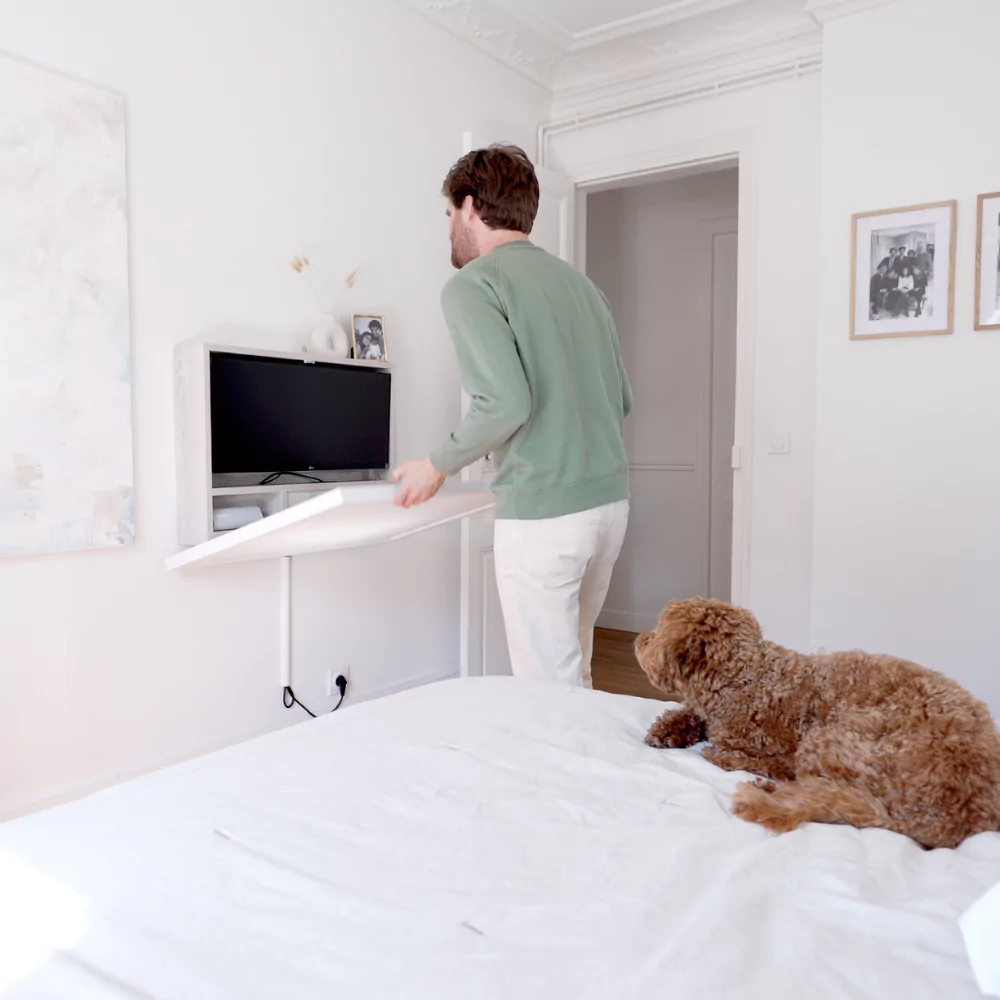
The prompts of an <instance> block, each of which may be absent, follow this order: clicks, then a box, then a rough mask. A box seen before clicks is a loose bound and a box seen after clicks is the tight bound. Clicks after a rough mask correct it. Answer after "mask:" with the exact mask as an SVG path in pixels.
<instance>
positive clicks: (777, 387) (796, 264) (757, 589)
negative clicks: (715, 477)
mask: <svg viewBox="0 0 1000 1000" xmlns="http://www.w3.org/2000/svg"><path fill="white" fill-rule="evenodd" d="M819 84H820V79H819V75H818V74H814V75H810V76H805V77H802V78H800V79H796V80H789V81H786V82H781V83H774V84H769V85H767V86H762V87H759V88H755V89H752V90H747V91H743V92H740V93H734V94H730V95H727V96H724V97H719V98H716V99H713V100H704V101H698V102H695V103H690V104H683V105H679V106H675V107H671V108H666V109H661V110H658V111H654V112H647V113H644V114H641V115H635V116H632V117H629V118H626V119H623V120H620V121H616V122H607V123H604V124H600V125H596V126H592V127H587V128H581V129H579V130H577V131H571V132H565V133H562V134H558V135H555V136H553V138H552V140H551V146H550V162H551V163H552V164H553V165H557V166H558V165H561V166H563V167H564V168H566V169H569V170H570V171H571V172H572V173H574V174H575V175H576V176H578V177H587V176H589V177H596V176H599V174H600V172H601V170H602V169H604V165H605V164H608V163H609V162H611V161H615V162H617V161H618V160H619V159H620V158H623V159H627V160H629V161H630V162H631V163H633V164H634V165H635V166H636V167H641V166H648V165H649V164H650V163H651V162H652V161H654V160H656V159H657V157H659V156H660V155H661V154H662V155H663V156H669V157H674V158H679V157H683V156H690V158H691V159H696V158H697V157H698V156H699V155H702V150H703V149H705V148H706V147H707V146H717V145H720V144H722V145H725V144H727V143H729V142H730V140H731V143H732V148H736V147H737V146H738V145H739V143H740V142H741V141H743V137H745V136H747V135H749V136H750V137H751V141H752V146H753V161H754V163H753V167H754V169H753V178H752V182H751V180H750V178H749V176H748V174H747V171H742V172H741V189H740V192H741V193H740V197H741V199H742V197H743V184H744V181H746V182H747V183H748V184H752V195H751V197H752V201H753V204H752V205H750V206H748V208H749V210H750V212H751V213H752V214H753V215H754V216H755V218H756V232H755V235H751V234H750V233H749V232H741V233H740V238H741V241H743V243H744V245H746V246H748V247H749V249H750V256H751V259H752V260H754V261H755V266H756V280H755V288H756V292H755V297H754V300H753V302H752V318H753V326H754V330H755V352H754V357H753V359H752V369H753V372H754V380H755V391H756V403H755V408H754V414H753V420H754V426H755V435H754V441H753V460H754V471H753V495H752V497H751V498H750V504H751V540H750V541H751V562H750V584H749V591H750V593H749V600H748V601H747V603H749V604H750V605H751V606H752V608H753V609H754V611H755V612H756V613H757V614H758V615H759V617H760V619H761V621H762V623H763V625H764V628H765V630H766V631H767V633H768V635H769V636H770V637H772V638H773V639H775V640H777V641H781V642H786V643H788V644H790V645H796V646H801V647H804V646H806V645H807V644H808V642H809V638H810V624H809V614H810V584H811V579H812V559H811V542H812V506H813V505H812V490H813V476H814V469H813V440H814V421H815V347H816V288H817V281H818V275H817V262H816V253H815V239H816V233H817V232H818V225H819V135H820V88H819ZM747 240H753V241H754V242H753V243H752V244H749V243H746V241H747ZM772 430H777V431H789V432H790V433H791V442H792V451H791V453H790V454H787V455H770V454H768V440H769V437H770V431H772Z"/></svg>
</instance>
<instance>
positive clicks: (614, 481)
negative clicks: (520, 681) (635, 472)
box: [393, 146, 632, 687]
mask: <svg viewBox="0 0 1000 1000" xmlns="http://www.w3.org/2000/svg"><path fill="white" fill-rule="evenodd" d="M444 194H445V195H446V196H447V198H448V217H449V230H450V231H449V236H450V239H451V246H452V263H453V264H454V266H455V267H456V268H458V274H457V275H455V277H454V278H452V279H451V281H450V282H449V283H448V284H447V285H446V286H445V289H444V292H443V293H442V298H441V303H442V308H443V310H444V316H445V320H446V322H447V324H448V327H449V329H450V331H451V335H452V340H453V341H454V344H455V351H456V353H457V355H458V362H459V369H460V371H461V377H462V384H463V385H464V387H465V389H466V392H467V393H468V394H469V396H470V397H471V405H470V407H469V410H468V413H467V414H466V416H465V418H464V420H463V421H462V423H461V426H460V427H459V428H458V430H456V431H455V433H454V434H452V435H450V436H449V438H448V439H447V440H446V441H445V442H444V443H443V444H442V445H441V446H440V447H439V448H438V449H437V450H436V451H434V452H433V453H432V454H431V455H430V457H429V458H426V459H423V460H422V461H415V462H405V463H403V464H402V465H401V466H399V468H397V469H396V470H395V472H394V473H393V478H394V479H395V480H396V482H397V483H399V491H398V494H397V498H396V502H397V503H399V504H401V505H402V506H404V507H409V506H411V505H412V504H416V503H423V502H424V501H426V500H429V499H430V498H431V497H432V496H434V494H435V493H436V492H437V491H438V490H439V489H440V487H441V485H442V484H443V483H444V481H445V478H446V477H447V476H451V475H454V474H455V473H457V472H459V471H460V470H461V469H463V468H464V467H465V466H467V465H470V464H472V463H473V462H476V461H478V460H480V459H481V458H483V457H484V456H486V455H487V454H491V453H492V455H493V462H494V465H495V466H496V469H497V473H496V476H495V478H494V480H493V483H492V488H493V491H494V492H495V494H496V501H497V502H496V518H497V520H496V526H495V535H494V561H495V563H496V573H497V588H498V591H499V594H500V603H501V606H502V608H503V614H504V623H505V626H506V630H507V642H508V646H509V648H510V659H511V666H512V669H513V672H514V675H515V676H517V677H535V678H543V679H548V680H555V681H559V682H562V683H565V684H572V685H578V686H579V685H583V686H585V687H590V686H591V675H590V661H591V655H592V653H593V636H594V626H595V624H596V622H597V616H598V615H599V614H600V611H601V608H602V607H603V605H604V599H605V597H606V596H607V592H608V586H609V584H610V582H611V571H612V569H613V567H614V564H615V560H616V559H617V558H618V555H619V553H620V551H621V547H622V541H623V539H624V537H625V528H626V525H627V522H628V502H629V485H628V461H627V459H626V456H625V445H624V441H623V439H622V423H623V420H624V418H625V416H626V415H627V414H628V413H629V411H630V410H631V408H632V395H631V391H630V389H629V383H628V378H627V376H626V374H625V370H624V368H623V367H622V362H621V356H620V353H619V348H618V337H617V334H616V333H615V328H614V323H613V322H612V319H611V311H610V309H609V307H608V303H607V300H606V299H605V298H604V296H603V295H602V294H601V292H600V291H599V290H598V289H597V287H596V286H595V285H594V284H593V282H591V281H590V280H589V279H587V278H586V277H584V276H583V275H582V274H580V273H579V272H577V271H576V270H574V269H573V268H572V267H570V266H569V265H568V264H566V263H565V262H564V261H562V260H560V259H559V258H558V257H553V256H552V255H551V254H548V253H546V252H545V251H544V250H542V249H541V248H539V247H537V246H535V245H534V244H532V243H531V242H530V241H529V239H528V236H529V234H530V233H531V229H532V226H533V225H534V221H535V216H536V214H537V212H538V196H539V188H538V179H537V177H536V176H535V171H534V168H533V167H532V165H531V162H530V161H529V160H528V158H527V156H526V155H525V154H524V152H523V151H522V150H520V149H518V148H516V147H513V146H493V147H490V148H489V149H481V150H478V151H476V152H473V153H469V154H468V155H467V156H465V157H463V158H462V159H461V160H459V162H458V163H457V164H455V166H454V167H453V168H452V170H451V172H450V173H449V174H448V177H447V179H446V180H445V183H444Z"/></svg>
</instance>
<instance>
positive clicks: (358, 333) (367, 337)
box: [351, 313, 389, 361]
mask: <svg viewBox="0 0 1000 1000" xmlns="http://www.w3.org/2000/svg"><path fill="white" fill-rule="evenodd" d="M351 338H352V344H353V348H354V357H355V358H357V359H358V360H359V361H388V360H389V349H388V347H387V345H386V340H385V318H384V317H383V316H371V315H362V314H360V313H356V314H355V315H353V316H351Z"/></svg>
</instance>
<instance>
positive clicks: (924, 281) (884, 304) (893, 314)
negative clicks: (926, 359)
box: [851, 201, 958, 340]
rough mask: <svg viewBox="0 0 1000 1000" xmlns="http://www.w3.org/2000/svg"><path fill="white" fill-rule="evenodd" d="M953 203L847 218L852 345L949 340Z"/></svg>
mask: <svg viewBox="0 0 1000 1000" xmlns="http://www.w3.org/2000/svg"><path fill="white" fill-rule="evenodd" d="M957 215H958V206H957V202H954V201H944V202H936V203H933V204H929V205H916V206H913V207H910V208H897V209H887V210H884V211H880V212H861V213H859V214H857V215H855V216H853V217H852V226H851V232H852V240H853V250H852V254H853V261H852V282H851V339H852V340H873V339H876V338H881V337H921V336H933V335H935V334H949V333H951V332H952V330H953V328H954V312H955V233H956V222H957Z"/></svg>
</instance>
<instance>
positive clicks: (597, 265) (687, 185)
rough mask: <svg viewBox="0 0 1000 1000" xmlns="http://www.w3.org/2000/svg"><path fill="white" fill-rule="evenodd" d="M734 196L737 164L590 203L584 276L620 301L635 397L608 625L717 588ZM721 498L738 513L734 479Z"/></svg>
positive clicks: (729, 408)
mask: <svg viewBox="0 0 1000 1000" xmlns="http://www.w3.org/2000/svg"><path fill="white" fill-rule="evenodd" d="M737 192H738V176H737V172H736V171H735V170H719V171H713V172H710V173H705V174H699V175H697V176H694V177H683V178H677V179H672V180H667V181H655V182H651V183H648V184H642V185H633V186H629V187H625V188H618V189H615V190H610V191H601V192H598V193H595V194H591V195H590V196H589V197H588V199H587V217H586V218H587V274H588V275H589V277H590V278H591V279H592V280H593V281H594V282H596V284H597V285H598V287H599V288H600V289H601V290H602V291H603V292H604V294H605V295H607V297H608V300H609V302H610V303H611V309H612V312H613V313H614V317H615V324H616V326H617V328H618V339H619V341H620V342H621V349H622V359H623V361H624V363H625V367H626V370H627V371H628V373H629V378H630V381H631V383H632V392H633V395H634V397H635V409H634V411H633V412H632V414H631V415H630V416H629V418H628V420H627V421H626V422H625V444H626V448H627V450H628V456H629V463H630V466H631V469H630V479H631V487H632V510H631V515H630V517H629V526H628V534H627V536H626V538H625V545H624V547H623V549H622V554H621V556H620V557H619V560H618V562H617V564H616V565H615V572H614V575H613V577H612V580H611V589H610V591H609V592H608V599H607V602H606V604H605V610H604V614H603V615H602V616H601V621H600V624H601V625H602V626H605V627H608V628H620V629H625V630H627V631H635V632H638V631H642V630H644V629H649V628H652V627H653V626H655V624H656V620H657V617H658V616H659V613H660V611H661V610H662V608H663V606H664V604H666V603H667V601H670V600H676V599H680V598H685V597H692V596H694V595H696V594H709V593H710V592H711V587H710V580H709V557H710V552H709V540H710V535H711V528H712V525H711V524H710V521H709V512H710V505H711V500H712V497H711V494H710V489H711V485H712V468H711V466H712V460H713V457H714V456H713V449H712V444H713V434H712V431H713V427H714V425H715V423H716V421H718V420H722V421H724V422H725V424H726V426H724V427H722V428H721V431H722V433H721V435H720V438H719V440H720V442H721V441H726V439H727V438H728V443H726V444H720V448H719V450H721V451H722V452H724V454H723V455H722V460H723V464H724V466H725V470H726V472H725V474H724V476H723V477H722V480H721V481H722V484H723V485H722V487H721V492H722V493H725V492H726V490H725V483H726V480H728V482H729V483H730V484H731V483H732V472H731V471H730V453H731V449H732V443H733V426H734V425H733V404H734V393H735V380H734V378H733V376H732V372H733V371H734V370H735V363H736V362H735V353H736V342H735V326H734V324H732V323H730V324H729V328H728V329H727V328H726V325H725V322H724V321H723V323H722V324H721V325H720V326H719V327H718V328H717V332H718V334H719V336H718V339H717V340H716V341H715V342H714V343H713V326H714V325H715V324H714V320H715V319H716V316H715V310H714V309H713V304H714V297H713V287H714V283H715V279H716V274H715V257H716V254H715V242H716V236H717V234H720V233H729V234H732V233H734V232H735V231H736V215H737ZM723 280H725V277H724V275H723ZM730 284H731V286H732V287H731V289H730V290H729V291H730V296H729V297H730V299H731V300H732V302H733V304H735V298H736V288H735V282H730ZM733 314H734V312H733V310H730V311H729V318H730V319H732V317H733ZM713 366H715V367H716V368H717V369H718V368H720V367H721V368H723V369H725V370H726V371H728V372H729V373H730V379H729V385H728V389H727V391H726V392H725V393H722V392H720V393H718V394H717V395H713V392H712V381H713V379H712V375H713ZM723 381H725V380H723ZM725 396H728V399H726V398H725ZM713 408H714V410H715V413H714V415H713ZM719 488H720V487H719V485H718V482H717V483H716V489H719ZM722 506H723V507H727V508H728V510H729V511H730V512H731V511H732V491H731V485H730V489H729V496H728V503H724V504H723V505H722ZM720 527H721V528H723V529H724V530H723V531H720V532H718V534H719V535H722V534H725V535H727V537H726V539H725V541H724V542H722V543H721V544H722V547H723V549H724V551H723V552H722V553H721V555H722V563H723V565H724V567H725V572H724V573H723V574H722V580H721V581H720V582H717V585H719V586H721V589H722V595H721V596H724V597H727V598H728V594H729V576H728V567H729V564H730V561H731V554H732V522H731V519H729V520H728V523H727V524H726V525H722V526H720Z"/></svg>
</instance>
